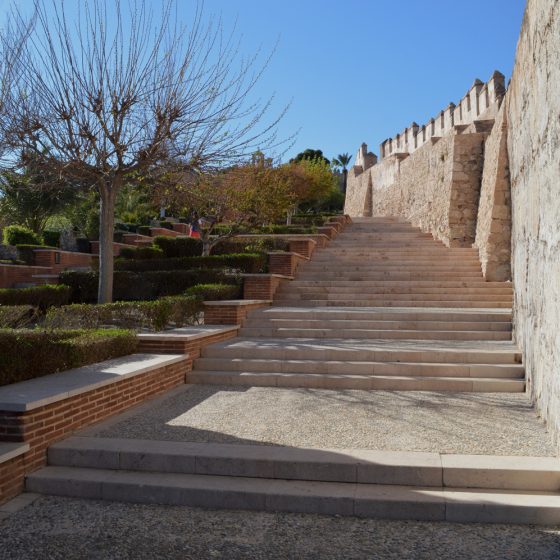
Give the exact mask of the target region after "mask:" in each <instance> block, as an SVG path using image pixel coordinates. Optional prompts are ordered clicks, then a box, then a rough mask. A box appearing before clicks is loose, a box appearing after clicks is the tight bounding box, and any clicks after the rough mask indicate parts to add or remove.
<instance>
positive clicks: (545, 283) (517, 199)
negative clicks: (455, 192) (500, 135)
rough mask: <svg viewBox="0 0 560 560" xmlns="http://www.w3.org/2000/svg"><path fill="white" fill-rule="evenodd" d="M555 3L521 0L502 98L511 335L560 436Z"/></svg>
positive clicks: (559, 96) (559, 107) (559, 15)
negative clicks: (518, 28) (521, 16)
mask: <svg viewBox="0 0 560 560" xmlns="http://www.w3.org/2000/svg"><path fill="white" fill-rule="evenodd" d="M559 60H560V2H558V0H528V2H527V7H526V11H525V17H524V20H523V26H522V30H521V35H520V38H519V42H518V45H517V53H516V59H515V66H514V71H513V75H512V79H511V84H510V87H509V91H508V95H507V98H506V106H507V109H506V110H507V118H508V135H507V147H508V154H509V167H510V176H511V198H512V275H513V286H514V294H515V296H514V298H515V299H514V335H515V339H516V341H517V343H518V345H519V346H520V347H521V349H522V351H523V359H524V362H525V368H526V371H527V375H528V382H529V383H528V387H529V390H530V392H531V394H532V396H533V398H534V399H535V402H536V403H537V406H538V407H539V409H540V411H541V413H542V415H543V417H544V418H545V419H546V420H547V423H548V426H549V427H550V428H551V429H552V431H553V432H554V434H555V435H556V438H557V441H558V440H559V437H558V436H559V434H560V63H559Z"/></svg>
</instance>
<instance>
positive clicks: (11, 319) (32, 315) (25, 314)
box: [0, 305, 37, 329]
mask: <svg viewBox="0 0 560 560" xmlns="http://www.w3.org/2000/svg"><path fill="white" fill-rule="evenodd" d="M36 318H37V309H36V308H35V307H33V306H31V305H2V306H0V329H21V328H23V327H26V326H27V325H29V324H30V323H32V322H33V321H34V320H35V319H36Z"/></svg>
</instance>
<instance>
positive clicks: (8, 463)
mask: <svg viewBox="0 0 560 560" xmlns="http://www.w3.org/2000/svg"><path fill="white" fill-rule="evenodd" d="M27 451H29V444H27V443H24V444H18V443H1V442H0V504H3V503H4V502H7V501H8V500H10V499H12V498H14V497H15V496H17V495H18V494H20V493H21V492H23V488H24V484H25V462H24V455H25V453H26V452H27Z"/></svg>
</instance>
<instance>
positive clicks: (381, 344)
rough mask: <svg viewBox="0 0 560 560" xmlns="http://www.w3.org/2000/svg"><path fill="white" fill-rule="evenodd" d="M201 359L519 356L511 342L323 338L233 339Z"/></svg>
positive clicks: (476, 360)
mask: <svg viewBox="0 0 560 560" xmlns="http://www.w3.org/2000/svg"><path fill="white" fill-rule="evenodd" d="M201 355H202V357H205V358H229V359H233V358H267V359H277V360H357V361H371V362H373V361H376V362H429V363H431V362H436V363H438V362H439V363H471V364H491V363H492V364H518V363H521V354H520V353H519V351H518V350H517V349H516V348H515V346H514V345H513V344H512V343H511V342H505V341H496V342H488V343H486V342H477V341H471V342H461V341H439V342H438V343H437V344H436V345H435V344H433V343H431V342H424V343H423V342H421V341H408V342H404V341H401V342H399V341H394V340H387V341H383V340H378V341H360V340H350V339H349V340H341V339H334V340H329V339H324V340H321V341H316V340H302V339H297V338H296V339H293V338H292V339H290V338H286V339H274V338H268V339H267V338H259V339H250V338H249V339H247V338H237V339H233V341H225V342H219V343H217V344H212V345H210V346H206V347H205V348H203V349H202V354H201Z"/></svg>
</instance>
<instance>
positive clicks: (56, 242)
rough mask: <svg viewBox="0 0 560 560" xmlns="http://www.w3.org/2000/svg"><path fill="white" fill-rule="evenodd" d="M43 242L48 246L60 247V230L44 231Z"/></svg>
mask: <svg viewBox="0 0 560 560" xmlns="http://www.w3.org/2000/svg"><path fill="white" fill-rule="evenodd" d="M43 243H44V244H45V245H46V246H47V247H60V231H44V232H43Z"/></svg>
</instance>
